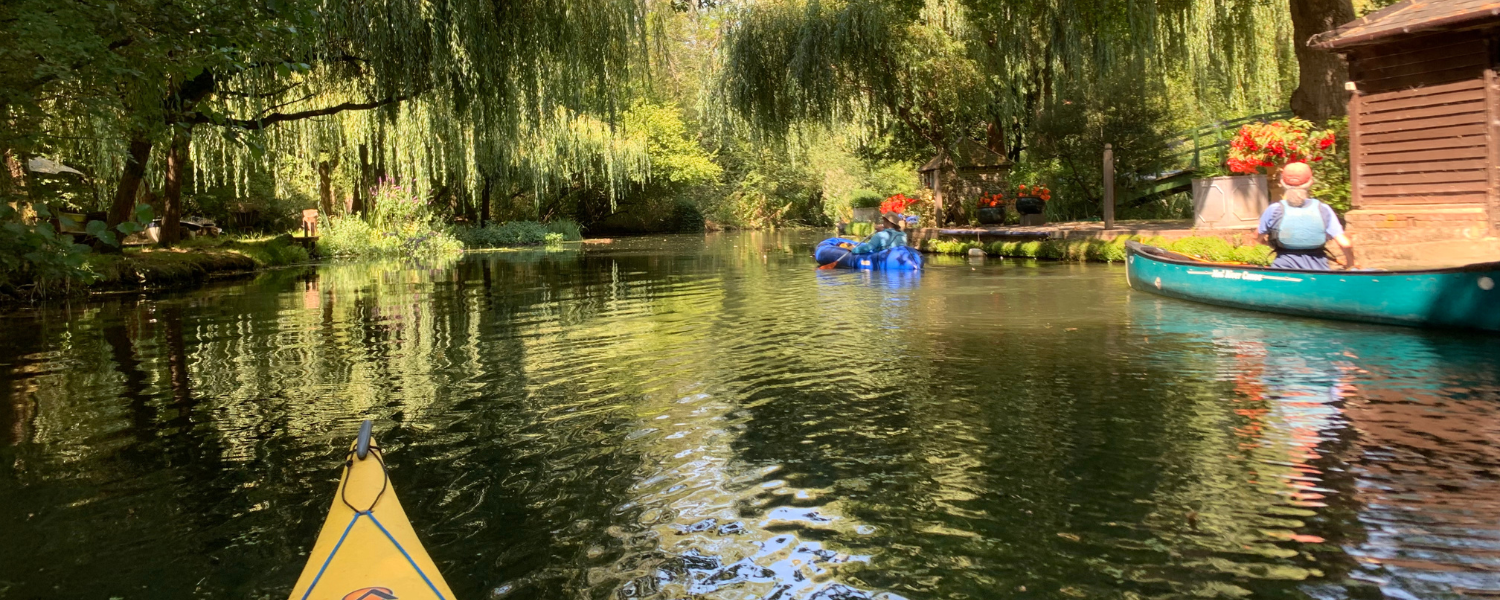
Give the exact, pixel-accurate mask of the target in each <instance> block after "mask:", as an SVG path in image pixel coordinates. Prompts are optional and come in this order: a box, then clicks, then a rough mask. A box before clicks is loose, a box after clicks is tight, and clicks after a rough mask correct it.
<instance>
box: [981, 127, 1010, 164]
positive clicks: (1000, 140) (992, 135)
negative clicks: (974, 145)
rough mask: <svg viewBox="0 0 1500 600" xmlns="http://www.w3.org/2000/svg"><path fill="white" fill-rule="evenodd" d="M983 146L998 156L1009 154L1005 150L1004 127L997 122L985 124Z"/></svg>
mask: <svg viewBox="0 0 1500 600" xmlns="http://www.w3.org/2000/svg"><path fill="white" fill-rule="evenodd" d="M985 146H988V147H989V149H990V151H992V152H994V153H995V154H999V155H1000V156H1007V155H1009V154H1010V153H1009V152H1007V151H1006V148H1005V126H1004V125H1001V124H1000V121H999V120H994V121H990V122H989V123H986V124H985Z"/></svg>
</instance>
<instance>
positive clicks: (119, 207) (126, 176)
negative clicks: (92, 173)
mask: <svg viewBox="0 0 1500 600" xmlns="http://www.w3.org/2000/svg"><path fill="white" fill-rule="evenodd" d="M151 146H152V144H151V140H149V139H144V138H136V139H133V140H130V151H129V153H128V154H126V158H125V172H124V173H122V174H121V175H120V184H119V185H118V186H116V187H115V199H114V201H113V202H111V203H110V205H109V219H108V221H107V223H108V224H109V228H110V230H112V231H113V230H114V228H115V226H116V225H119V224H121V223H124V222H126V221H129V220H130V218H131V213H132V212H134V211H135V198H136V195H137V194H139V193H140V190H141V180H142V179H145V177H146V162H147V161H149V160H151Z"/></svg>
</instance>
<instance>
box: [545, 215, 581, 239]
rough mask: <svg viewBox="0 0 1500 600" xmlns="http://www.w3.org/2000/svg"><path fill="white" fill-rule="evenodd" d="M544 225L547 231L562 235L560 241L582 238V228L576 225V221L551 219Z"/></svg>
mask: <svg viewBox="0 0 1500 600" xmlns="http://www.w3.org/2000/svg"><path fill="white" fill-rule="evenodd" d="M544 225H545V226H546V227H547V231H549V232H552V233H555V234H558V235H560V236H562V238H561V240H562V241H565V242H576V241H578V240H581V239H583V229H582V228H581V227H579V226H578V222H577V221H574V220H572V219H553V220H551V221H547V222H546V223H544Z"/></svg>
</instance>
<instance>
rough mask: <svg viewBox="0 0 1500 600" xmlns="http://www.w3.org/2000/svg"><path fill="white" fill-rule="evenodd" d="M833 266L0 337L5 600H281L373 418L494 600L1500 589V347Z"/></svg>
mask: <svg viewBox="0 0 1500 600" xmlns="http://www.w3.org/2000/svg"><path fill="white" fill-rule="evenodd" d="M817 237H818V236H816V235H812V234H803V235H799V234H780V235H778V234H723V235H709V236H707V237H703V236H693V237H672V238H652V239H634V240H626V241H621V242H617V243H615V244H612V245H602V246H588V247H587V249H586V250H582V251H578V250H573V251H566V252H526V253H515V252H512V253H497V254H486V255H475V256H469V257H466V258H464V259H462V260H460V261H457V262H456V263H448V264H437V265H423V266H420V267H418V266H412V265H399V264H384V265H371V264H332V265H325V266H320V267H317V268H308V269H292V270H282V271H276V272H272V273H269V274H265V275H263V276H261V277H259V278H257V279H254V280H247V281H241V282H235V283H229V284H221V285H217V286H214V287H210V288H208V289H204V290H200V291H195V292H191V293H183V294H173V295H154V296H152V295H147V296H140V295H121V296H118V297H114V298H111V299H106V300H102V301H95V302H88V303H75V304H73V305H70V306H55V307H51V308H47V309H43V310H31V311H24V312H20V313H17V314H12V315H9V316H5V317H0V332H3V333H0V597H4V598H98V599H105V598H158V599H173V598H210V597H218V598H281V597H285V596H286V594H287V593H288V591H289V589H290V587H291V585H292V583H293V582H294V581H295V580H296V578H297V575H298V573H299V572H300V570H301V568H302V565H303V563H304V562H305V561H306V554H305V553H306V552H307V550H308V549H309V547H310V546H311V544H312V541H313V538H314V537H315V535H316V533H317V531H318V529H319V527H320V525H321V522H322V519H323V515H324V512H325V511H326V509H327V507H328V504H329V502H330V498H331V495H332V493H333V491H334V489H335V486H336V483H337V477H338V471H337V467H338V464H339V460H340V459H341V458H342V457H343V455H344V452H345V448H346V447H347V444H348V441H349V440H350V439H351V438H352V436H353V435H354V433H355V431H356V429H357V427H358V423H359V421H360V420H361V419H364V418H367V417H373V418H375V419H377V420H378V426H377V429H376V431H377V435H378V436H379V439H380V441H381V443H382V444H383V445H384V447H385V448H386V449H387V456H388V458H389V461H390V463H391V477H392V480H393V482H394V484H395V486H396V489H397V491H398V493H399V494H400V497H401V499H402V502H403V504H404V505H405V507H406V510H407V512H408V514H409V515H410V516H411V518H412V520H413V521H414V523H415V526H416V529H417V531H418V532H419V533H420V535H421V536H422V539H423V540H424V541H425V543H426V545H427V547H428V549H429V550H430V552H431V554H432V555H433V557H434V558H435V559H436V561H437V563H438V565H439V567H440V568H441V569H442V571H443V573H444V575H445V576H446V578H447V580H448V582H449V583H450V584H451V585H452V587H453V589H454V590H455V592H456V593H457V594H458V596H459V598H463V599H480V598H536V599H541V598H599V599H605V598H653V599H655V598H662V599H666V598H687V597H702V598H723V599H730V598H733V599H750V598H766V599H786V600H793V599H814V598H817V599H829V600H833V599H850V598H886V599H896V598H910V599H917V598H1030V597H1036V598H1135V597H1225V598H1234V597H1244V596H1249V595H1254V596H1257V597H1267V598H1319V599H1323V598H1330V599H1331V598H1377V597H1383V596H1384V597H1392V598H1452V597H1466V596H1467V597H1480V596H1494V595H1496V594H1500V483H1497V480H1500V443H1497V442H1500V421H1497V418H1496V417H1497V409H1500V338H1496V337H1493V336H1488V337H1487V336H1481V335H1468V334H1455V333H1441V332H1422V331H1416V330H1407V329H1399V328H1390V327H1381V326H1365V325H1355V324H1347V323H1335V322H1321V321H1311V320H1301V319H1291V318H1282V317H1276V316H1268V315H1262V314H1255V313H1247V312H1238V311H1232V310H1224V309H1218V308H1213V307H1205V306H1199V305H1193V304H1188V303H1184V302H1180V301H1176V300H1169V299H1163V298H1159V297H1156V296H1152V295H1148V294H1141V293H1137V292H1132V291H1130V290H1129V289H1127V287H1126V284H1125V276H1124V270H1123V268H1122V267H1120V266H1104V265H1072V264H1058V263H1036V262H1015V261H1005V262H1001V261H994V260H991V261H989V262H983V263H971V262H969V261H967V260H961V259H955V260H934V261H933V263H932V264H931V265H930V268H929V269H928V270H927V271H926V272H924V273H921V274H920V275H912V274H902V275H885V274H880V273H876V274H868V273H851V272H832V273H830V272H820V271H814V270H813V268H812V266H813V265H812V262H811V259H810V258H808V251H809V249H810V247H811V244H812V243H813V242H814V241H816V239H817Z"/></svg>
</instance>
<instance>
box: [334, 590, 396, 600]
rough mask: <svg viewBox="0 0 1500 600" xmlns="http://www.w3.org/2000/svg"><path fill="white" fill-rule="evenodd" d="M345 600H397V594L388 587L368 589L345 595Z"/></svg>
mask: <svg viewBox="0 0 1500 600" xmlns="http://www.w3.org/2000/svg"><path fill="white" fill-rule="evenodd" d="M344 600H396V592H393V591H391V588H387V587H367V588H363V589H358V590H354V591H352V592H349V593H347V594H344Z"/></svg>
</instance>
